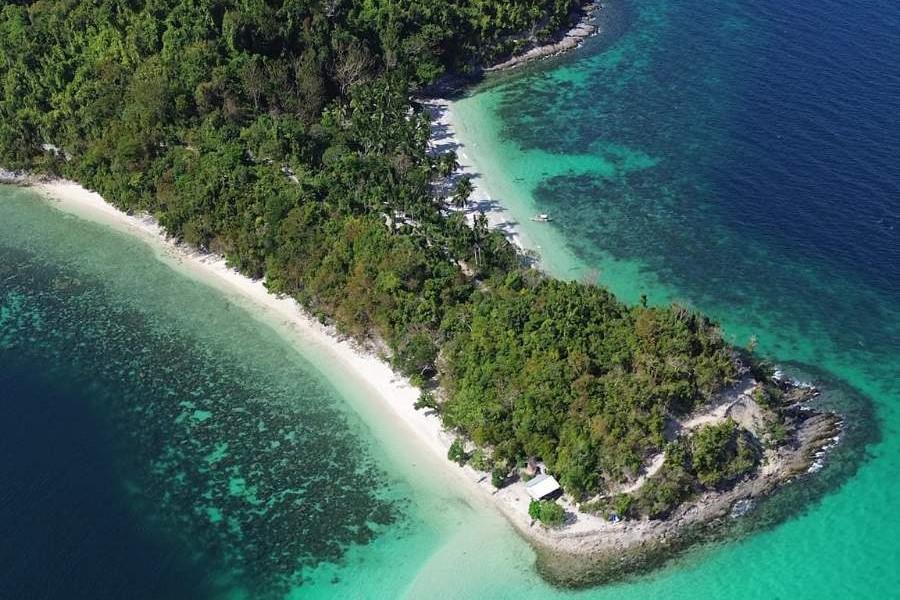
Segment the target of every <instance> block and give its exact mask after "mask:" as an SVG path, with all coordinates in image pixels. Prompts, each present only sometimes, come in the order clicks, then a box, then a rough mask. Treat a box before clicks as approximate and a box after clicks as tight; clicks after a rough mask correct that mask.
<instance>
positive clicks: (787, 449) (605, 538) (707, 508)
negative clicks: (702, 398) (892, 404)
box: [514, 402, 842, 587]
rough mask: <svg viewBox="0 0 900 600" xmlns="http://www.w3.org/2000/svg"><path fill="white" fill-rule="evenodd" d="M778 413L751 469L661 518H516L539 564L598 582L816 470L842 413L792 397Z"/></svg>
mask: <svg viewBox="0 0 900 600" xmlns="http://www.w3.org/2000/svg"><path fill="white" fill-rule="evenodd" d="M734 406H740V403H736V404H735V405H733V407H734ZM730 412H731V411H730V410H729V413H730ZM726 414H728V413H726ZM782 415H783V417H784V419H785V422H786V423H787V424H788V425H789V427H790V437H789V439H788V441H787V442H786V443H784V444H783V445H781V446H780V447H778V448H777V449H773V450H771V451H767V452H766V457H765V459H764V463H763V464H762V465H761V466H760V467H759V469H758V470H757V472H756V473H754V474H752V475H750V476H748V477H747V478H745V479H744V480H742V481H740V482H738V483H737V484H736V485H734V486H733V487H731V488H730V489H725V490H722V491H709V492H706V493H704V494H702V495H700V496H698V497H696V498H694V499H693V500H691V501H688V502H685V503H684V504H682V505H681V506H679V507H678V508H677V509H676V510H675V511H674V512H673V513H672V514H671V515H669V516H668V517H667V518H666V519H660V520H650V519H641V520H625V521H622V522H619V523H609V524H608V526H605V527H603V531H600V530H599V529H597V528H595V529H594V530H593V531H578V530H575V529H569V528H568V527H562V528H559V529H553V528H546V527H542V526H540V525H537V524H532V525H529V526H523V523H521V522H518V523H516V525H517V527H518V529H519V530H520V531H521V532H522V534H523V535H524V536H525V537H526V538H527V539H528V540H529V541H530V542H531V543H532V545H533V546H534V547H535V549H536V552H537V555H538V560H537V568H538V570H539V571H540V572H541V574H542V575H543V576H544V577H545V578H546V579H548V580H549V581H552V582H554V583H555V584H557V585H561V586H565V587H585V586H592V585H598V584H602V583H606V582H610V581H614V580H618V579H621V578H623V577H626V576H629V575H634V574H638V573H642V572H647V571H650V570H653V569H655V568H657V567H659V566H661V565H662V564H663V563H665V562H666V561H668V560H670V559H672V558H673V557H675V556H676V555H677V554H678V553H679V551H681V550H683V549H685V548H686V547H687V546H689V545H691V544H694V543H697V542H701V541H704V540H712V539H716V537H717V535H721V536H726V535H727V527H726V525H728V524H729V522H730V521H732V520H733V519H736V518H740V517H742V516H743V515H744V513H746V512H748V511H749V510H751V509H752V507H753V506H754V505H755V504H756V502H757V501H759V500H761V499H762V498H763V497H764V496H766V495H767V494H769V493H771V492H772V491H774V490H775V489H776V488H778V487H779V486H781V485H784V484H787V483H789V482H791V481H793V480H795V479H796V478H797V477H799V476H802V475H804V474H806V473H812V472H814V471H816V470H817V465H819V466H820V465H821V462H820V461H821V460H822V458H823V457H824V454H825V453H827V451H828V450H830V449H831V448H833V447H834V446H835V445H836V443H837V441H838V439H839V437H840V433H841V427H842V420H841V418H840V417H839V415H837V414H835V413H830V412H818V411H815V410H812V409H810V408H809V407H808V406H807V405H806V404H805V403H804V402H798V403H795V404H794V405H792V406H789V407H787V408H785V409H784V410H783V412H782ZM728 417H729V418H733V417H734V415H733V414H728ZM514 522H515V521H514Z"/></svg>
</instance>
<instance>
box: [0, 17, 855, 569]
mask: <svg viewBox="0 0 900 600" xmlns="http://www.w3.org/2000/svg"><path fill="white" fill-rule="evenodd" d="M581 15H582V11H581V6H580V5H579V4H578V3H572V2H570V1H568V0H506V1H501V2H485V1H482V0H463V1H460V2H453V3H450V2H442V3H435V4H434V5H427V6H426V5H424V4H422V3H415V2H402V1H399V0H379V1H375V2H368V1H367V2H362V1H360V0H338V1H330V2H294V1H283V2H264V1H262V0H257V1H247V2H231V1H216V0H207V1H203V2H194V1H187V0H148V1H146V2H124V1H122V0H105V1H103V0H96V1H88V0H81V1H79V0H72V1H69V2H59V3H45V2H33V3H30V2H20V3H15V4H7V5H6V6H4V7H3V9H2V11H0V45H2V47H3V52H4V56H5V61H6V65H5V66H6V68H5V74H4V76H3V85H4V92H3V97H2V100H0V165H2V166H3V167H5V168H7V169H15V170H22V171H26V172H28V173H34V174H42V175H45V176H54V177H63V178H66V179H70V180H74V181H76V182H78V183H80V184H81V185H83V186H85V187H87V188H90V189H94V190H97V191H98V192H99V193H100V194H101V195H102V196H103V197H104V198H106V199H108V200H109V201H110V202H112V203H113V204H115V205H116V206H117V207H118V208H119V209H121V210H122V211H125V212H127V213H129V214H144V213H146V214H149V215H151V216H152V217H153V218H154V219H155V220H156V221H157V222H158V223H159V224H160V225H161V226H162V227H163V228H164V229H165V231H166V232H167V234H168V235H169V236H171V237H172V238H174V239H177V240H179V241H183V242H184V243H186V244H188V245H191V246H193V247H196V248H199V249H201V250H203V251H205V252H210V253H213V254H218V255H223V256H225V257H226V258H227V260H228V263H229V265H231V266H232V267H233V268H235V269H237V270H238V271H240V272H241V273H242V274H244V275H246V276H247V277H251V278H254V279H264V280H265V284H266V286H267V288H268V290H269V291H270V292H271V293H273V294H280V295H286V296H290V297H291V298H293V299H295V300H296V301H297V302H298V303H299V304H300V305H301V306H302V307H304V309H305V310H306V311H307V312H308V313H309V314H311V315H313V316H315V318H317V319H318V320H319V321H321V322H322V323H328V324H331V325H333V326H334V327H335V328H336V329H337V330H338V331H339V332H340V333H341V334H343V335H345V336H348V337H350V338H352V339H354V340H356V341H357V342H358V343H360V344H362V345H364V346H365V347H367V348H368V349H370V350H371V351H373V352H375V353H377V354H378V355H380V356H382V357H384V358H385V359H386V360H388V361H389V362H390V364H391V365H392V367H393V368H394V369H395V370H396V371H397V372H398V373H400V374H402V375H404V376H406V377H408V378H409V379H410V381H412V382H413V384H414V385H415V386H416V387H419V388H421V390H422V391H421V394H420V396H419V398H418V400H417V401H416V408H417V409H420V410H422V411H428V412H429V414H432V415H433V418H440V419H441V423H442V425H443V427H444V428H446V429H447V430H449V431H451V432H452V436H451V437H452V439H450V442H449V443H448V444H447V446H448V448H447V453H448V458H449V459H451V460H453V461H455V462H458V463H460V464H468V465H469V467H467V468H470V469H471V472H472V473H475V474H476V476H475V480H476V481H477V482H479V483H480V485H482V486H483V487H485V488H488V489H489V490H490V492H491V493H493V494H495V496H496V498H497V500H498V502H497V503H498V506H500V508H501V509H502V510H503V511H504V513H505V514H507V516H509V517H510V519H511V520H512V522H513V523H514V524H515V525H516V526H517V527H518V528H519V530H520V531H522V532H523V533H524V534H525V535H526V537H528V538H529V539H530V540H531V541H533V542H534V544H535V545H536V547H537V548H538V549H539V552H540V556H541V565H542V572H544V573H545V574H546V575H547V576H548V577H549V578H551V579H553V580H554V581H558V582H561V583H567V584H578V583H579V582H581V581H587V580H590V581H598V580H603V579H606V578H609V577H611V576H617V575H621V574H623V573H625V572H627V571H630V570H634V569H637V568H641V565H642V564H644V563H645V562H646V559H647V556H648V555H651V554H654V553H658V552H666V551H669V550H670V549H671V548H672V547H674V546H675V545H677V540H679V539H681V534H682V533H683V532H685V531H687V530H688V529H690V528H692V527H695V526H706V525H709V524H710V523H712V522H714V521H715V520H716V519H718V518H719V517H722V516H724V515H728V514H730V513H732V512H733V511H737V512H740V510H741V508H740V507H741V506H743V505H742V504H741V502H746V501H747V500H750V499H752V498H755V497H758V496H760V495H762V494H764V493H766V492H768V491H770V490H771V489H773V488H774V487H775V486H777V485H778V484H779V483H782V482H784V481H787V480H790V479H792V478H793V477H795V476H796V475H798V474H800V473H803V472H806V471H807V470H808V469H809V468H810V466H811V465H813V463H814V461H815V460H816V457H817V456H816V455H817V453H819V452H820V451H821V450H822V448H823V447H825V446H827V445H828V444H830V443H831V442H832V441H833V440H834V438H835V436H836V435H837V433H838V431H839V427H840V422H839V419H838V417H837V416H835V415H831V414H819V413H816V412H815V411H812V410H808V409H807V407H806V405H805V403H806V401H807V400H809V398H811V397H812V396H813V395H814V394H815V390H813V389H811V388H808V387H805V386H802V385H796V384H793V383H791V382H790V381H788V380H787V379H786V378H785V377H783V376H782V375H781V374H780V373H778V372H777V371H776V370H775V369H774V368H773V367H771V366H770V365H767V364H766V363H765V362H764V361H762V360H760V359H758V358H756V357H755V356H754V355H753V352H752V348H744V349H741V348H736V347H735V346H734V345H732V344H731V343H729V342H728V341H726V340H725V338H724V337H723V334H722V332H721V331H720V329H719V328H718V326H717V325H716V324H715V323H714V322H712V321H711V320H710V319H708V318H707V317H705V316H703V315H700V314H697V313H696V312H694V311H692V310H690V309H688V308H686V307H683V306H678V305H674V306H664V307H663V306H654V305H652V304H651V303H650V302H649V301H648V299H646V298H645V299H644V300H643V301H642V302H641V303H639V304H638V305H636V306H627V305H625V304H624V303H622V302H621V301H619V300H617V299H616V298H615V297H614V296H613V295H612V294H611V293H610V292H608V291H606V290H605V289H603V288H602V287H601V286H599V285H597V284H596V282H593V281H579V282H563V281H558V280H556V279H553V278H552V277H550V276H548V275H547V274H545V273H542V272H540V271H539V270H537V269H535V268H534V266H533V264H532V262H531V260H530V259H529V257H528V256H526V255H525V254H524V253H523V252H522V250H521V249H519V248H517V247H515V246H514V245H513V244H511V243H510V241H509V240H508V239H507V238H506V236H505V235H504V234H503V232H501V231H498V230H496V229H492V228H491V227H490V226H489V223H488V220H487V218H486V217H485V215H484V214H480V213H476V214H474V215H473V217H472V219H471V220H469V219H467V217H466V215H465V213H464V211H461V210H458V209H459V208H464V207H465V206H466V205H467V202H468V199H469V196H470V194H471V193H472V189H473V183H472V180H471V179H469V178H467V177H462V178H458V180H457V181H456V183H455V184H454V185H453V186H447V185H445V184H446V182H447V180H448V178H450V177H451V176H452V175H453V174H454V173H455V172H456V171H457V169H458V160H457V158H458V157H457V156H456V155H455V154H454V153H453V152H445V153H434V152H430V151H429V139H430V137H431V136H432V125H431V122H430V118H429V113H428V111H427V110H426V107H425V106H424V105H423V103H422V102H421V101H419V100H418V98H420V97H421V95H422V94H423V92H424V91H425V90H426V89H428V88H429V86H433V85H434V84H435V83H436V82H438V81H439V80H440V78H441V77H442V76H444V75H446V74H448V73H466V74H471V73H478V72H479V71H480V70H482V69H483V68H485V67H486V66H488V65H492V64H500V63H504V62H506V63H508V64H518V63H517V61H515V60H514V59H511V58H510V57H514V56H516V55H519V54H521V53H523V52H531V50H530V49H531V48H534V47H544V45H547V46H546V47H549V48H555V49H565V48H559V47H558V44H560V43H561V42H560V41H559V40H560V39H562V40H565V39H570V37H568V36H566V35H565V34H564V33H562V35H561V32H566V31H568V30H569V28H570V27H571V26H573V25H574V26H576V27H580V29H579V31H580V32H581V33H580V34H579V35H581V34H586V32H589V31H590V30H589V29H585V28H584V27H582V26H581V25H580V24H579V19H580V16H581ZM532 54H533V55H534V56H542V55H543V54H545V52H532ZM532 477H534V478H535V480H536V481H538V482H539V483H541V484H542V486H541V491H535V488H536V487H537V486H534V485H532V486H530V487H529V486H528V485H527V484H528V483H529V480H531V478H532ZM537 478H540V479H539V480H538V479H537ZM542 492H545V493H542ZM560 496H562V498H561V499H560ZM629 552H633V556H634V560H633V561H624V562H623V560H622V558H623V557H624V556H626V554H627V553H629Z"/></svg>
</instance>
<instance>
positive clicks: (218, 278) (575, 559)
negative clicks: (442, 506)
mask: <svg viewBox="0 0 900 600" xmlns="http://www.w3.org/2000/svg"><path fill="white" fill-rule="evenodd" d="M427 109H428V110H429V111H430V112H431V113H432V115H433V116H434V118H435V123H434V125H433V131H434V135H433V137H432V140H431V141H430V149H431V151H432V152H446V151H448V150H451V149H452V150H456V151H457V153H458V156H459V163H460V165H461V169H460V173H459V174H458V175H470V176H472V177H473V183H475V191H474V193H473V195H472V197H471V201H470V203H469V206H468V207H467V208H465V209H463V210H464V211H465V212H466V213H467V216H468V217H469V218H470V219H473V218H474V216H475V214H476V213H477V212H478V211H482V212H484V213H485V215H486V216H487V218H488V222H489V223H490V225H491V226H492V227H495V228H498V229H500V230H502V231H503V232H504V233H505V234H506V236H507V237H508V238H509V239H510V241H511V242H512V243H514V244H516V245H517V246H518V247H519V248H520V249H522V250H526V249H529V248H530V244H529V240H527V239H526V238H524V237H523V236H522V234H521V232H520V230H519V229H518V227H517V226H516V222H515V220H514V218H513V217H512V215H511V214H510V213H509V211H507V210H506V209H505V208H504V207H503V206H502V205H500V204H499V203H498V202H496V201H495V200H493V199H491V196H490V193H489V190H488V188H487V186H486V185H485V182H484V181H483V180H481V179H478V175H479V173H478V172H477V170H476V165H475V164H474V163H473V162H472V161H471V160H470V159H469V158H468V157H467V156H466V155H465V153H464V152H462V151H461V146H460V144H459V142H458V141H457V140H456V138H455V132H454V128H453V120H452V116H451V114H450V110H449V103H448V102H447V101H444V100H436V101H431V102H429V103H428V104H427ZM3 181H6V182H8V183H17V184H21V185H29V186H30V187H32V188H33V189H35V190H36V191H38V192H39V193H40V194H41V195H43V196H44V197H45V198H48V199H49V200H50V201H51V202H53V203H54V205H55V206H57V207H58V208H60V209H61V210H63V211H66V212H69V213H72V214H75V215H77V216H81V217H83V218H86V219H88V220H91V221H94V222H98V223H102V224H105V225H108V226H110V227H112V228H114V229H115V230H118V231H122V232H125V233H129V234H132V235H134V236H136V237H138V238H140V239H142V240H144V241H145V242H147V243H148V244H149V245H150V246H151V247H153V248H154V249H155V250H156V251H157V252H159V253H160V254H161V255H162V258H163V259H164V260H167V261H168V262H172V263H175V264H176V265H177V266H178V268H180V269H181V270H183V271H186V272H188V273H189V274H190V275H191V276H192V277H195V278H196V279H199V280H200V281H203V282H205V283H208V284H210V285H212V286H213V287H216V288H218V289H222V290H227V291H229V292H232V293H234V294H236V295H239V296H240V297H241V298H243V299H246V300H248V301H249V302H250V303H251V304H252V305H253V306H252V308H253V309H254V311H255V312H259V313H260V314H262V315H264V316H266V317H268V319H267V320H272V321H275V322H277V323H279V324H280V325H283V326H284V328H285V329H286V330H287V331H289V332H290V336H291V337H292V338H293V339H294V340H296V341H297V343H298V344H302V345H303V346H304V347H307V348H308V347H309V346H310V345H311V346H313V347H315V349H316V350H319V351H321V354H322V355H324V356H326V357H327V359H328V360H329V361H330V362H333V363H335V364H337V365H338V366H339V367H340V369H341V370H342V371H343V372H346V373H348V375H349V376H351V377H353V378H354V379H356V380H358V381H359V382H361V383H362V384H363V385H364V386H365V388H366V389H368V390H371V391H372V394H370V395H369V396H370V397H372V398H373V399H374V400H376V401H377V402H379V403H381V405H383V406H384V407H386V408H387V409H389V410H390V411H391V414H393V415H395V416H396V417H398V418H399V419H400V420H401V421H402V423H403V424H404V425H405V426H406V427H407V428H408V429H409V430H411V431H412V432H413V433H414V434H415V436H416V438H417V440H418V441H419V442H420V443H421V445H422V446H423V449H424V448H427V449H428V450H429V451H430V452H431V453H433V455H434V457H435V458H436V459H437V460H438V461H439V462H440V463H441V464H443V465H446V469H445V472H446V474H447V475H448V477H454V478H457V477H461V478H463V479H465V480H467V481H468V482H470V483H471V484H472V485H471V486H467V489H468V491H470V492H473V493H476V494H478V495H479V496H481V497H482V498H483V499H485V500H487V501H489V502H491V504H492V505H493V506H495V507H496V508H497V509H499V510H500V512H501V513H502V514H503V515H504V516H505V517H506V518H507V519H508V520H509V521H510V522H511V523H512V525H513V526H514V527H515V528H516V529H517V530H518V531H519V532H520V533H521V534H522V535H523V537H525V538H526V539H527V540H528V541H530V542H531V544H532V545H533V546H534V547H535V548H536V550H537V551H538V558H539V561H538V565H539V568H540V569H541V572H542V573H543V574H544V575H545V576H546V577H547V578H548V579H550V580H552V581H556V582H557V583H565V584H571V583H572V582H576V583H575V584H576V585H577V582H579V581H581V579H582V578H583V577H589V578H593V579H594V580H595V581H599V580H603V579H610V578H616V576H621V575H622V574H624V573H627V572H630V571H634V570H638V569H640V568H641V567H642V566H644V565H646V564H647V562H648V560H649V559H652V558H654V557H655V558H656V559H657V560H660V561H662V560H664V559H665V557H666V556H667V554H668V553H671V552H672V548H673V546H674V545H675V544H676V543H677V542H678V541H679V540H680V539H681V538H682V537H683V535H682V534H684V533H685V532H687V531H688V530H689V529H692V528H694V527H697V526H703V525H706V524H707V523H709V522H710V521H712V520H717V519H719V518H720V517H722V516H726V515H727V514H728V513H729V512H730V511H731V510H732V507H733V505H734V503H735V502H737V501H738V500H741V499H746V498H756V497H758V496H761V495H763V494H765V493H766V492H768V491H770V490H771V489H772V488H774V487H775V486H777V485H778V484H779V483H781V482H782V481H785V480H786V479H789V478H791V477H793V476H795V475H796V474H798V473H802V472H803V471H804V470H805V469H806V468H807V467H808V466H809V465H810V464H811V463H812V461H813V459H814V454H815V452H817V451H819V450H820V449H821V447H822V446H824V445H825V444H826V443H827V442H828V441H829V440H831V438H832V436H833V435H834V429H835V428H834V427H833V423H830V422H829V423H822V424H821V431H817V432H813V434H812V435H811V436H810V438H809V439H808V440H806V442H805V443H803V444H801V445H800V446H799V447H798V448H797V449H796V450H795V451H793V452H789V453H787V454H786V455H785V456H783V457H779V459H778V460H777V461H775V463H774V464H773V465H770V467H772V468H767V469H764V470H763V472H762V473H761V474H760V475H759V476H758V477H754V478H752V479H750V480H749V481H746V482H744V483H742V484H739V485H738V486H736V487H735V488H733V489H732V490H728V491H726V492H722V493H718V494H712V495H708V497H707V496H704V497H703V498H701V499H699V500H698V501H692V502H689V503H686V504H685V505H683V506H682V507H681V508H679V509H678V510H677V511H676V513H675V514H674V515H673V517H672V518H670V519H667V520H665V521H650V520H646V519H644V520H627V521H623V522H621V523H610V522H609V521H607V520H605V519H603V518H601V517H600V516H596V515H592V514H587V513H582V512H579V511H578V510H577V507H576V506H575V505H574V504H573V503H572V502H571V501H570V500H567V499H563V501H562V504H563V506H564V508H565V509H566V511H567V512H568V513H569V514H570V518H569V522H568V523H567V525H566V526H564V527H563V528H560V529H548V528H545V527H543V526H541V525H539V524H536V523H534V521H533V519H532V518H531V517H530V516H529V515H528V506H529V503H530V497H529V496H528V494H527V493H526V490H525V486H524V482H521V481H516V482H513V483H511V484H509V485H507V486H505V487H503V488H502V489H499V490H497V489H495V488H494V487H493V485H491V481H490V476H489V474H486V473H483V472H480V471H476V470H474V469H472V468H471V467H469V466H464V467H462V468H459V467H457V466H456V465H455V464H453V463H451V462H449V461H448V460H447V458H446V457H447V450H448V448H449V446H450V444H451V442H452V441H453V438H454V436H453V435H452V434H451V433H448V432H446V431H444V429H443V426H442V424H441V420H440V417H439V416H438V415H437V414H436V413H434V412H433V411H417V410H415V409H414V408H413V404H414V402H415V401H416V399H417V398H418V396H419V393H420V391H419V390H418V389H417V388H415V387H413V386H412V385H411V384H410V383H409V382H408V380H406V379H405V378H402V377H400V376H399V375H397V374H396V373H395V372H394V371H393V370H392V369H391V367H390V365H389V364H388V363H387V362H385V361H384V360H382V359H381V358H379V357H378V356H376V355H375V354H374V353H372V352H370V351H368V350H366V349H364V348H361V347H360V345H359V344H357V343H355V342H354V341H352V340H348V339H347V338H345V337H342V336H341V335H339V334H338V333H337V332H336V331H335V330H334V329H333V328H330V327H327V326H324V325H322V324H321V323H319V322H318V321H317V320H315V319H313V318H312V317H310V316H309V315H308V314H307V313H306V312H305V311H304V310H303V309H302V308H301V307H300V306H299V305H298V304H297V303H296V302H295V301H294V300H293V299H292V298H289V297H278V296H275V295H272V294H270V293H269V292H268V290H267V289H266V287H265V285H264V284H263V282H262V281H260V280H256V281H255V280H251V279H249V278H247V277H245V276H243V275H241V274H239V273H238V272H237V271H235V270H233V269H231V268H230V267H228V266H227V264H226V262H225V260H224V258H222V257H219V256H215V255H210V254H204V253H202V252H200V251H197V250H195V249H192V248H190V247H187V246H186V245H184V244H179V243H176V242H175V241H173V240H172V239H170V238H167V237H166V236H165V233H164V231H163V230H162V228H161V227H160V226H159V225H158V224H157V223H156V222H155V221H154V220H153V219H152V218H151V217H149V216H146V215H145V216H130V215H127V214H125V213H123V212H121V211H119V210H118V209H117V208H115V207H114V206H112V205H111V204H109V203H107V202H106V201H105V200H104V199H103V198H102V197H101V196H100V195H99V194H97V193H94V192H91V191H88V190H86V189H84V188H83V187H81V186H80V185H78V184H77V183H73V182H69V181H63V180H55V179H45V178H30V177H28V176H27V175H22V174H11V173H9V172H4V171H2V170H0V182H3ZM532 252H533V249H532ZM820 434H821V435H820ZM451 473H454V474H455V475H451ZM477 490H480V492H479V491H477ZM626 556H628V559H627V560H624V559H625V557H626ZM573 565H574V566H573ZM608 571H609V572H614V573H615V574H614V575H610V574H609V572H608Z"/></svg>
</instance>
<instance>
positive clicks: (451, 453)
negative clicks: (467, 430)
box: [447, 438, 467, 466]
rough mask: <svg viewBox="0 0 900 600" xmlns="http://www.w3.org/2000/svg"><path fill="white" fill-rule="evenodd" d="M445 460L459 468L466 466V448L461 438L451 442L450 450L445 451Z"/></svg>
mask: <svg viewBox="0 0 900 600" xmlns="http://www.w3.org/2000/svg"><path fill="white" fill-rule="evenodd" d="M447 458H448V459H449V460H452V461H453V462H455V463H456V464H458V465H459V466H463V465H464V464H466V458H467V457H466V447H465V444H464V443H463V441H462V438H456V439H455V440H453V443H452V444H450V449H449V450H447Z"/></svg>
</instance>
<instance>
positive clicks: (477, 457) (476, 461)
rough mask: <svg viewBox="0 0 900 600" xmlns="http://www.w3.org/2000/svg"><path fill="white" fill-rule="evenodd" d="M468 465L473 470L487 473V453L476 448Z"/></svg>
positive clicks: (489, 464)
mask: <svg viewBox="0 0 900 600" xmlns="http://www.w3.org/2000/svg"><path fill="white" fill-rule="evenodd" d="M469 464H470V465H471V466H472V468H473V469H476V470H478V471H489V470H490V468H491V459H490V458H488V455H487V453H486V452H485V451H484V450H482V449H481V448H478V449H477V450H475V452H473V453H472V458H471V459H470V460H469Z"/></svg>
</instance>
